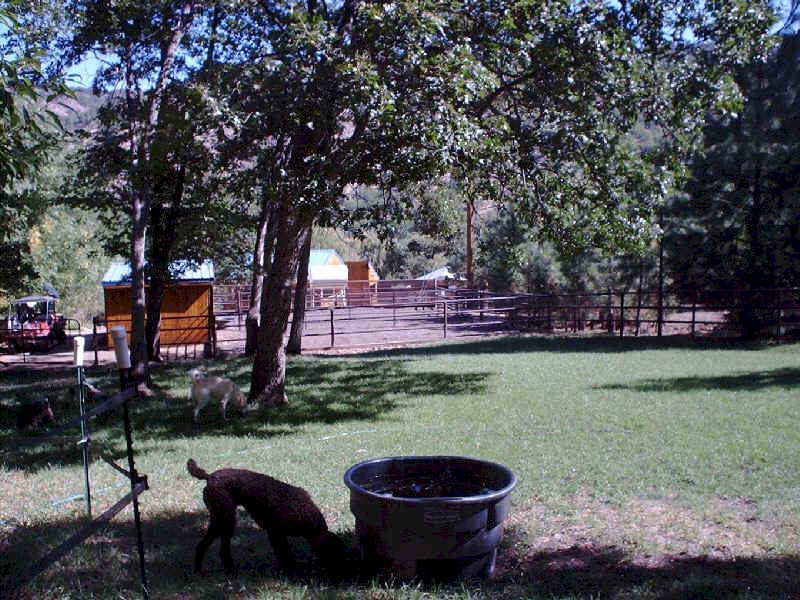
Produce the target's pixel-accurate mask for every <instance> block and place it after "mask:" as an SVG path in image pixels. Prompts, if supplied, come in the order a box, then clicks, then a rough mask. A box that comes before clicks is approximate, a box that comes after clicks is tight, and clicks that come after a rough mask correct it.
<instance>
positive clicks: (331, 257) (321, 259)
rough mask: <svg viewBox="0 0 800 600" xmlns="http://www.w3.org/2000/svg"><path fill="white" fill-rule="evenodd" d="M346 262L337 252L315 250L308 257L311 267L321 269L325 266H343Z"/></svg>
mask: <svg viewBox="0 0 800 600" xmlns="http://www.w3.org/2000/svg"><path fill="white" fill-rule="evenodd" d="M343 264H344V260H343V259H342V257H341V256H339V253H338V252H336V250H321V249H315V250H312V251H311V254H310V255H309V257H308V266H309V267H321V266H323V265H343Z"/></svg>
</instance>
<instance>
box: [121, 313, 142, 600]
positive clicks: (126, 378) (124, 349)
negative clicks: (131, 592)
mask: <svg viewBox="0 0 800 600" xmlns="http://www.w3.org/2000/svg"><path fill="white" fill-rule="evenodd" d="M111 336H112V338H113V340H114V352H115V354H116V358H117V366H118V367H119V386H120V390H123V391H124V390H125V389H127V388H128V387H129V386H132V385H133V382H132V381H131V377H130V370H131V356H130V351H129V350H128V335H127V333H126V332H125V328H124V327H113V328H112V330H111ZM122 406H123V419H124V422H125V445H126V447H127V454H128V471H129V473H130V480H131V496H132V499H133V521H134V524H135V525H136V542H137V546H138V549H139V571H140V576H141V579H142V596H143V597H144V599H145V600H149V598H150V592H149V590H148V585H147V570H146V568H145V561H144V541H143V539H142V520H141V516H140V515H139V498H138V495H137V493H136V486H137V485H138V484H139V483H144V485H145V489H146V488H147V478H145V477H140V476H139V474H138V473H137V472H136V466H135V465H134V462H133V433H132V430H131V417H130V411H129V409H128V400H126V401H125V402H124V403H123V405H122Z"/></svg>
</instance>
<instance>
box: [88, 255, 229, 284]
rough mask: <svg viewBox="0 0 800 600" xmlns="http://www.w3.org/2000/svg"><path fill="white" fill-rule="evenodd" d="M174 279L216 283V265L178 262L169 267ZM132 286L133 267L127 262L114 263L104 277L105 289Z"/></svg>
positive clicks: (206, 262)
mask: <svg viewBox="0 0 800 600" xmlns="http://www.w3.org/2000/svg"><path fill="white" fill-rule="evenodd" d="M169 270H170V274H171V275H172V279H173V280H175V281H180V282H196V283H203V282H207V283H214V263H213V262H211V261H210V260H206V261H203V262H202V263H200V264H198V263H194V262H190V261H187V260H177V261H175V262H173V263H172V264H171V265H170V266H169ZM130 284H131V265H130V263H126V262H113V263H111V265H109V267H108V269H107V270H106V274H105V275H103V287H115V286H125V285H130Z"/></svg>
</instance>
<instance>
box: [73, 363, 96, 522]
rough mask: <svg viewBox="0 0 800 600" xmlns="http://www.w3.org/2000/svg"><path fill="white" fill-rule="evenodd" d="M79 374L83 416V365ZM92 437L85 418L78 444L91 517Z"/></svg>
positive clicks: (88, 510) (78, 369) (84, 412)
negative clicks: (90, 450)
mask: <svg viewBox="0 0 800 600" xmlns="http://www.w3.org/2000/svg"><path fill="white" fill-rule="evenodd" d="M77 371H78V373H77V376H78V405H79V407H80V415H81V417H83V416H84V415H85V414H86V404H85V402H84V387H83V367H77ZM90 443H91V438H90V437H89V424H88V423H87V422H86V421H85V420H81V440H80V442H78V445H79V446H80V447H81V455H82V458H83V481H84V490H85V497H86V514H87V515H88V516H89V518H91V517H92V492H91V489H90V487H89V444H90Z"/></svg>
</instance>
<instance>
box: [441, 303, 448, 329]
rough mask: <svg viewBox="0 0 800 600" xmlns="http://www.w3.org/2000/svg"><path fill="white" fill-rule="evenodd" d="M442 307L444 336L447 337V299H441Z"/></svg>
mask: <svg viewBox="0 0 800 600" xmlns="http://www.w3.org/2000/svg"><path fill="white" fill-rule="evenodd" d="M442 307H443V313H444V337H445V339H447V300H446V299H445V300H442Z"/></svg>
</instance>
